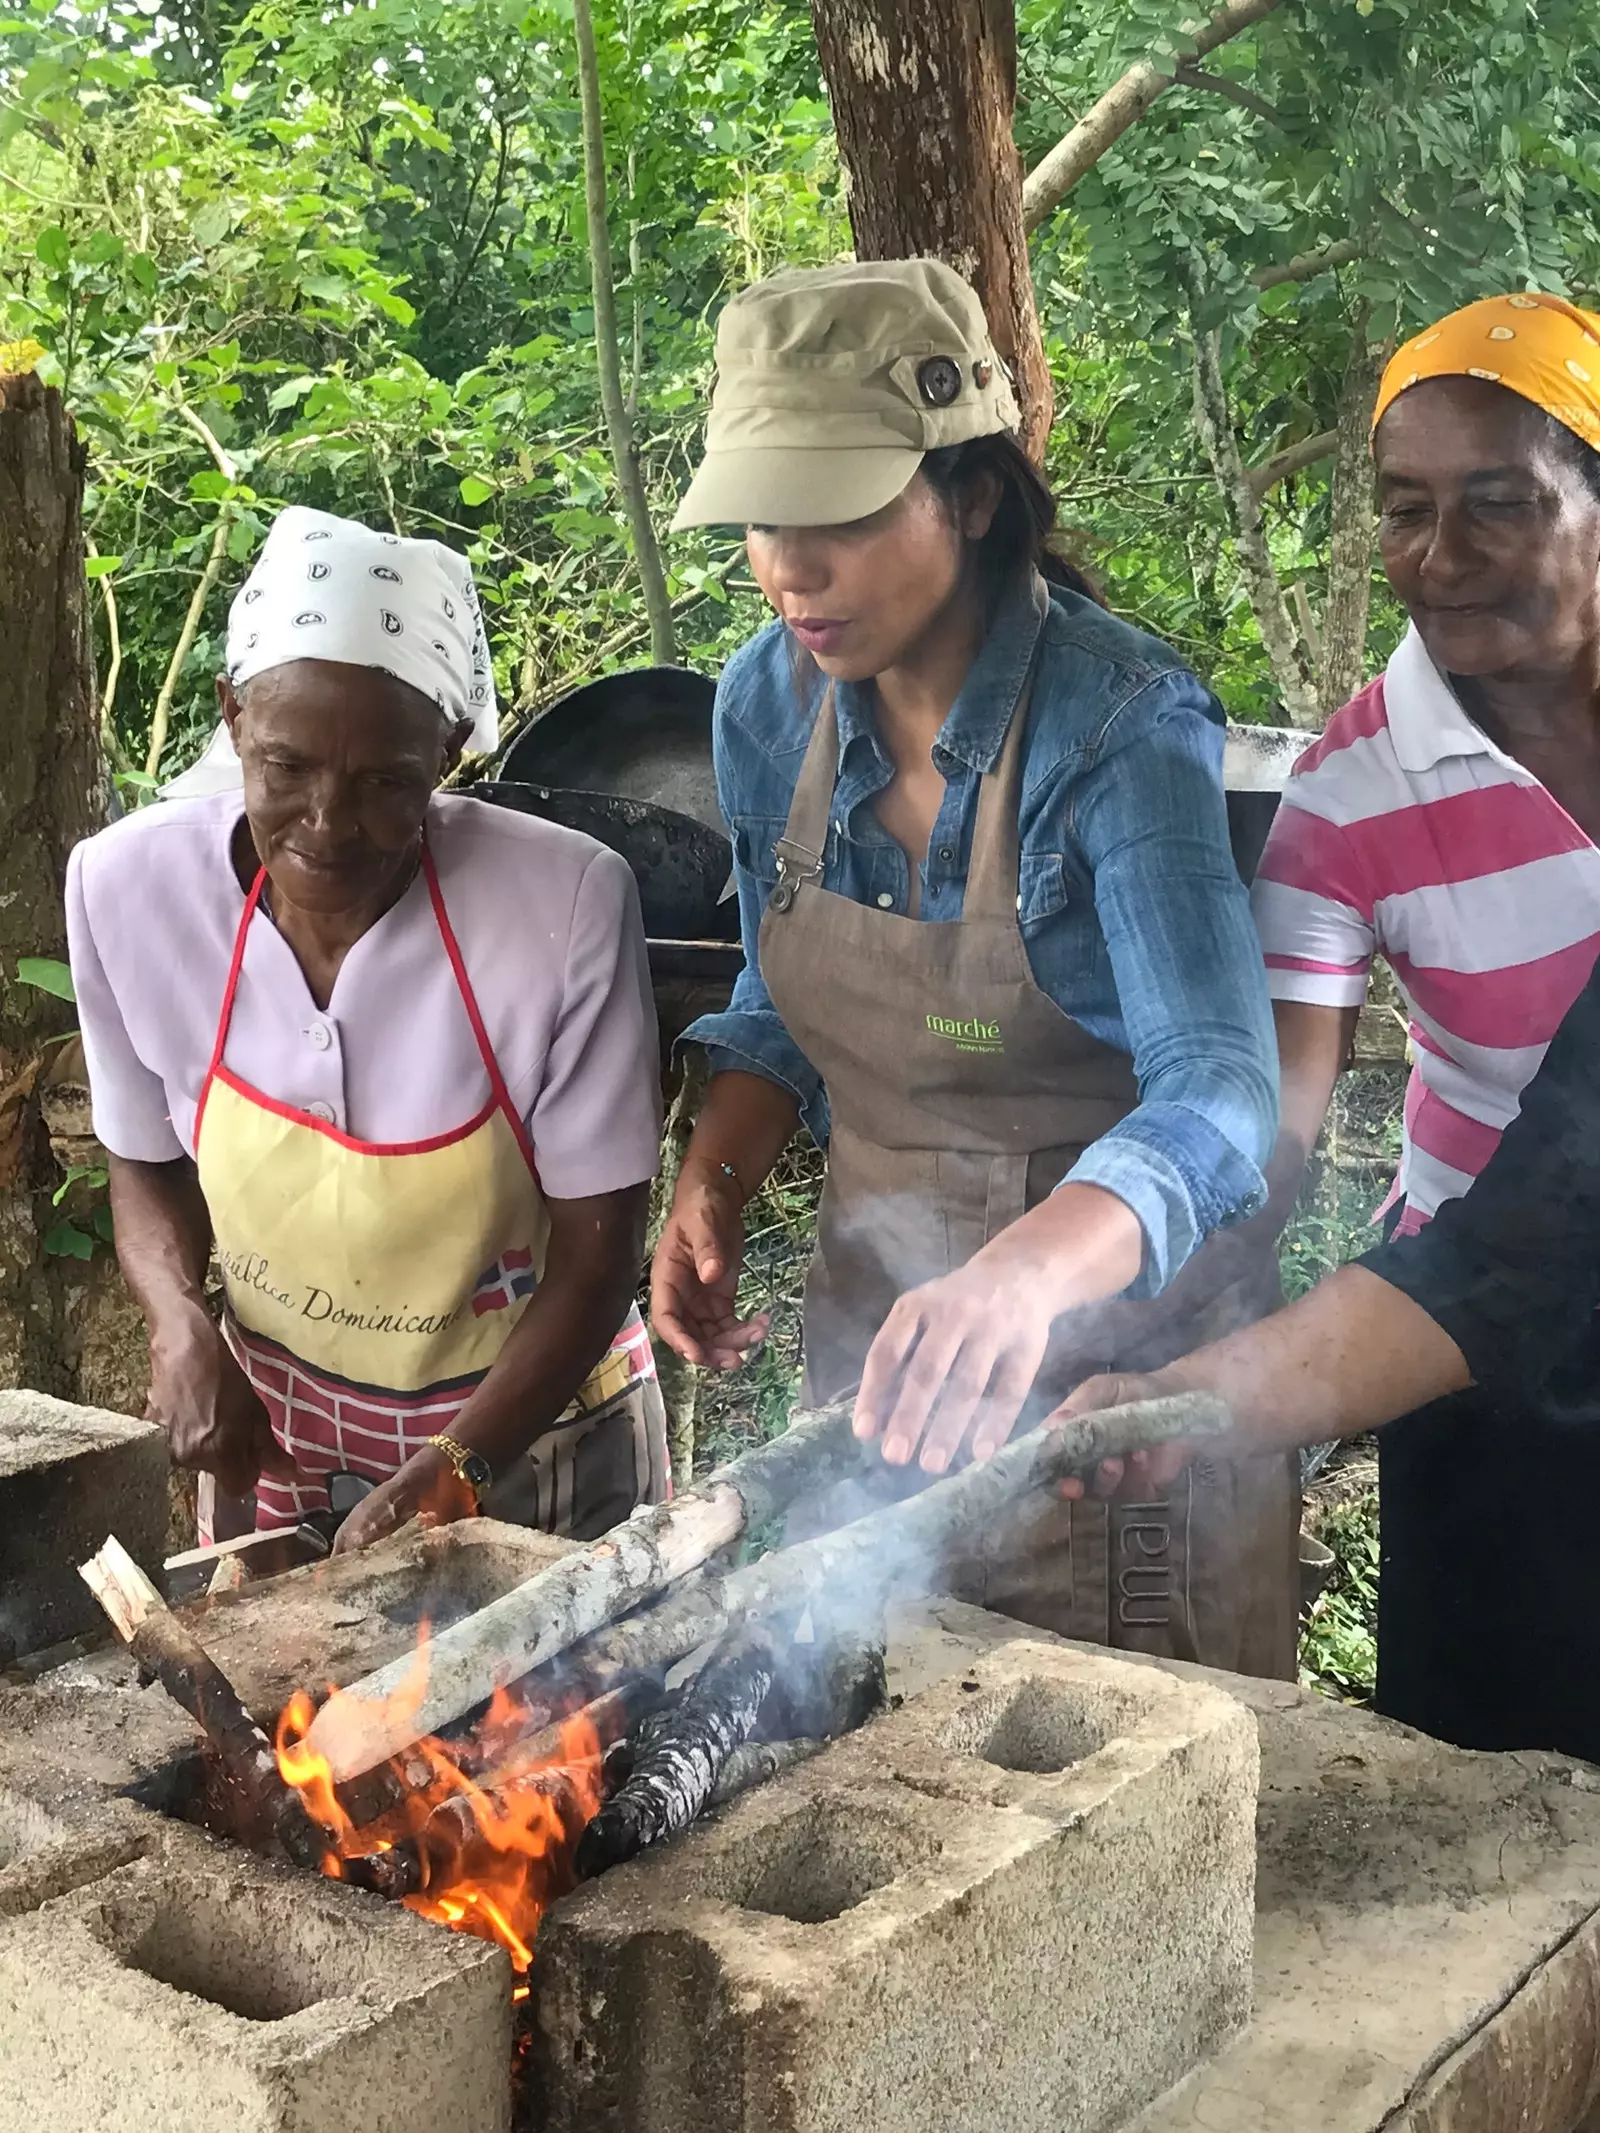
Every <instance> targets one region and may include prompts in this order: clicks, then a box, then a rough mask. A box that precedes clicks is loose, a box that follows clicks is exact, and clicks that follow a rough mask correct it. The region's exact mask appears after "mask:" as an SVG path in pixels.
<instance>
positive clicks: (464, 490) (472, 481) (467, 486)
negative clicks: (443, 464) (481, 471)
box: [461, 474, 495, 504]
mask: <svg viewBox="0 0 1600 2133" xmlns="http://www.w3.org/2000/svg"><path fill="white" fill-rule="evenodd" d="M494 493H495V491H494V484H493V483H492V482H487V481H483V480H481V479H480V478H479V476H478V475H476V474H464V475H463V476H462V477H461V501H462V502H463V503H464V504H486V503H487V502H488V501H489V499H490V497H491V496H493V495H494Z"/></svg>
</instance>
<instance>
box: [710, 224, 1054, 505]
mask: <svg viewBox="0 0 1600 2133" xmlns="http://www.w3.org/2000/svg"><path fill="white" fill-rule="evenodd" d="M1018 419H1019V418H1018V414H1017V403H1016V401H1015V399H1014V398H1013V397H1012V392H1011V386H1010V382H1009V380H1008V379H1007V376H1006V371H1005V366H1004V365H1003V364H1002V362H1001V361H1000V358H999V356H998V355H996V353H995V350H994V344H993V342H992V341H991V340H990V338H989V328H988V324H987V322H986V321H985V319H984V315H983V306H982V304H980V303H979V301H978V299H977V296H976V294H975V293H974V291H973V290H972V289H971V287H970V286H969V285H968V284H967V283H966V282H964V281H963V280H962V278H961V276H960V275H959V274H957V273H956V271H955V269H954V268H953V267H947V266H946V265H945V264H944V262H943V261H942V260H938V259H872V260H861V261H851V262H849V263H848V264H846V265H843V266H836V267H807V268H799V269H796V270H793V271H791V272H789V273H785V274H773V275H771V276H769V277H768V279H767V280H766V281H758V282H756V283H755V284H754V286H753V287H751V288H749V289H742V290H741V291H740V292H739V294H738V295H737V296H736V297H734V299H733V300H732V302H731V303H730V304H729V305H728V306H727V308H726V310H724V312H723V314H722V317H721V318H720V319H719V320H718V322H717V382H716V386H715V389H714V390H713V392H712V395H711V414H710V417H709V419H708V421H707V423H706V450H705V457H704V459H703V460H702V461H701V463H700V470H699V472H698V473H697V474H696V475H695V477H694V480H693V481H692V482H691V483H690V484H689V493H688V495H687V496H685V498H684V499H683V502H682V503H681V504H680V505H679V507H678V515H677V517H676V518H675V519H674V520H673V522H672V523H673V526H674V528H677V527H680V526H720V525H732V526H748V525H759V526H840V525H845V524H847V523H848V522H849V521H850V520H851V519H857V518H865V517H867V515H868V514H869V513H870V512H873V511H881V510H882V508H883V506H884V505H885V504H887V503H892V502H893V500H894V499H895V497H897V496H898V495H899V494H900V492H901V490H902V489H903V488H904V487H905V485H906V483H907V482H908V481H910V479H911V477H912V475H913V474H915V472H916V471H917V468H918V467H919V466H920V465H921V464H922V455H923V453H924V452H929V451H932V450H933V449H934V448H935V447H936V446H938V445H943V444H963V443H965V442H966V440H967V439H968V438H969V437H990V436H993V435H995V433H996V432H998V431H1001V430H1014V429H1015V428H1016V427H1017V423H1018Z"/></svg>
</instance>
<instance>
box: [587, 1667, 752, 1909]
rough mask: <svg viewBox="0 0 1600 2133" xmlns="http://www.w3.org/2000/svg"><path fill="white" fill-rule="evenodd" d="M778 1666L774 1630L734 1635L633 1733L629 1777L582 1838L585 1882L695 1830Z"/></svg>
mask: <svg viewBox="0 0 1600 2133" xmlns="http://www.w3.org/2000/svg"><path fill="white" fill-rule="evenodd" d="M779 1663H780V1662H779V1656H778V1650H777V1645H776V1642H775V1638H774V1633H773V1632H772V1630H770V1629H768V1628H767V1627H765V1626H757V1627H746V1628H740V1629H736V1630H734V1631H733V1632H731V1634H730V1635H729V1636H728V1637H726V1638H725V1639H724V1641H723V1642H722V1644H720V1645H719V1646H718V1648H717V1650H716V1652H715V1654H714V1655H713V1656H712V1658H711V1659H710V1660H709V1661H708V1662H707V1663H706V1665H705V1667H704V1668H703V1670H702V1671H701V1672H700V1673H699V1674H697V1675H696V1676H695V1678H694V1680H693V1681H692V1682H691V1683H690V1684H689V1686H688V1687H687V1688H686V1689H685V1690H684V1691H683V1693H682V1694H681V1695H679V1696H677V1697H675V1698H674V1699H673V1700H672V1701H671V1702H670V1703H669V1704H665V1705H663V1706H662V1707H661V1708H660V1709H659V1710H657V1711H654V1712H652V1713H651V1715H650V1716H649V1717H648V1718H646V1719H645V1720H644V1721H643V1722H642V1724H641V1725H639V1726H638V1727H637V1728H636V1729H635V1731H634V1733H633V1735H632V1736H631V1738H630V1742H629V1746H630V1749H631V1757H630V1767H629V1770H628V1775H627V1777H626V1779H625V1780H624V1782H623V1783H622V1784H621V1785H620V1786H619V1787H618V1789H617V1790H616V1791H615V1792H614V1793H613V1794H612V1796H611V1798H610V1799H609V1800H607V1802H606V1804H605V1805H604V1807H602V1808H601V1810H600V1812H599V1813H598V1814H597V1815H596V1816H595V1818H594V1820H593V1821H592V1822H591V1823H590V1824H589V1826H588V1828H587V1829H586V1830H585V1831H584V1833H583V1836H582V1837H581V1838H580V1840H579V1843H578V1850H577V1856H576V1860H575V1865H576V1867H577V1872H578V1875H579V1878H580V1879H582V1880H591V1879H593V1877H594V1876H595V1875H596V1874H602V1873H604V1872H605V1871H606V1869H607V1868H608V1867H612V1866H619V1865H621V1863H622V1862H623V1861H624V1860H625V1859H632V1858H633V1857H634V1856H635V1855H636V1854H637V1853H639V1852H641V1851H644V1850H645V1849H646V1848H647V1847H648V1846H650V1845H652V1844H660V1843H663V1842H664V1841H665V1840H666V1839H667V1838H668V1837H673V1836H676V1835H677V1834H678V1833H679V1831H680V1830H685V1829H687V1828H688V1827H689V1825H690V1823H691V1822H692V1821H693V1820H694V1819H695V1817H696V1816H697V1815H698V1814H699V1813H700V1811H701V1809H702V1808H703V1807H704V1806H705V1805H706V1804H707V1802H708V1801H709V1800H710V1798H711V1794H712V1792H713V1790H714V1789H715V1787H716V1783H717V1780H718V1778H720V1777H721V1775H722V1772H723V1769H724V1767H725V1766H726V1764H727V1761H728V1758H729V1756H730V1755H731V1754H732V1753H733V1751H734V1750H735V1749H736V1748H738V1747H741V1746H742V1745H743V1744H744V1742H746V1741H747V1740H748V1739H749V1738H750V1735H751V1734H752V1733H753V1732H754V1731H755V1728H756V1722H757V1720H758V1719H759V1717H760V1715H761V1707H762V1705H763V1704H764V1703H765V1702H766V1700H767V1696H768V1694H769V1692H770V1691H771V1688H772V1684H773V1681H774V1679H775V1678H776V1676H777V1673H778V1668H779Z"/></svg>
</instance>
